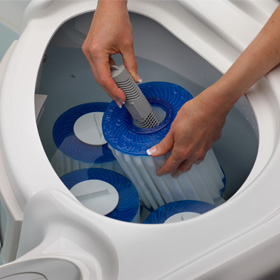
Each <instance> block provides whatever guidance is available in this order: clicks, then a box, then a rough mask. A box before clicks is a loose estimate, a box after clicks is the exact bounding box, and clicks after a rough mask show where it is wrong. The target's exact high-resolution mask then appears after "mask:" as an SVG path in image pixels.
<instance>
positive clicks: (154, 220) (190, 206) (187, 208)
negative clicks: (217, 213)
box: [144, 200, 215, 224]
mask: <svg viewBox="0 0 280 280" xmlns="http://www.w3.org/2000/svg"><path fill="white" fill-rule="evenodd" d="M214 208H215V205H212V204H209V203H206V202H202V201H196V200H181V201H174V202H171V203H168V204H165V205H163V206H161V207H159V208H158V209H156V210H155V211H154V212H152V213H151V214H150V215H149V216H148V218H147V219H146V220H145V222H144V224H163V223H164V222H165V221H166V220H167V219H168V218H170V217H171V216H173V215H175V214H178V213H182V212H193V213H198V214H203V213H206V212H208V211H210V210H212V209H214Z"/></svg>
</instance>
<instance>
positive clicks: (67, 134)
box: [53, 102, 115, 163]
mask: <svg viewBox="0 0 280 280" xmlns="http://www.w3.org/2000/svg"><path fill="white" fill-rule="evenodd" d="M108 105H109V103H106V102H92V103H86V104H81V105H78V106H75V107H73V108H70V109H69V110H67V111H66V112H64V113H63V114H62V115H60V117H59V118H58V119H57V120H56V122H55V124H54V127H53V140H54V142H55V144H56V146H57V148H58V149H60V150H61V151H62V152H63V153H64V154H65V155H66V156H68V157H70V158H72V159H74V160H78V161H81V162H86V163H104V162H111V161H114V160H115V157H114V156H113V154H112V152H111V150H110V149H109V147H108V144H107V142H106V141H105V139H104V141H103V142H102V137H103V132H102V126H101V125H100V131H99V132H97V133H95V134H96V135H93V137H92V139H91V140H92V141H96V144H94V142H89V141H88V143H86V142H87V141H83V138H85V136H84V134H83V133H82V132H83V131H82V130H81V129H80V130H79V128H80V127H81V125H83V122H84V121H85V120H84V117H86V116H87V115H89V114H93V113H102V114H103V113H104V112H105V110H106V108H107V106H108ZM89 116H90V117H91V115H89ZM99 118H100V117H99ZM100 119H102V117H101V118H100ZM95 122H96V123H94V116H93V119H92V123H91V124H89V125H88V127H89V128H92V127H94V125H95V126H98V124H97V122H98V120H97V118H95ZM75 126H76V127H77V129H76V133H75V131H74V129H75ZM97 134H98V135H100V137H99V139H98V140H95V139H96V137H94V136H97ZM80 135H81V136H80ZM85 139H86V138H85ZM87 139H90V137H88V138H87ZM100 139H101V140H100Z"/></svg>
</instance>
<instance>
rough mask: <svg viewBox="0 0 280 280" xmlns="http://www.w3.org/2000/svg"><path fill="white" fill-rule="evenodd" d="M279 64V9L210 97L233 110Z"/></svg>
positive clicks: (279, 7)
mask: <svg viewBox="0 0 280 280" xmlns="http://www.w3.org/2000/svg"><path fill="white" fill-rule="evenodd" d="M279 63H280V6H278V8H277V9H276V10H275V12H274V13H273V15H272V16H271V18H270V19H269V20H268V22H267V23H266V25H265V26H264V28H263V29H262V30H261V32H260V33H259V34H258V35H257V37H256V38H255V39H254V40H253V41H252V43H251V44H250V45H249V46H248V47H247V49H246V50H245V51H244V52H243V53H242V54H241V55H240V57H239V58H238V59H237V60H236V62H235V63H234V64H233V65H232V67H231V68H230V69H229V70H228V71H227V72H226V73H225V75H223V76H222V78H221V79H220V80H219V81H218V82H217V83H215V84H214V85H213V87H214V88H215V90H214V91H212V95H213V96H211V98H212V99H215V100H216V102H217V103H220V104H218V105H223V106H224V108H225V110H230V109H231V107H232V106H233V105H234V104H235V102H236V101H237V100H238V99H239V98H240V97H241V96H242V95H243V94H244V93H245V92H246V91H247V90H248V89H249V88H250V87H251V86H252V85H254V84H255V83H256V82H257V81H258V80H259V79H260V78H261V77H263V76H264V75H265V74H267V73H268V72H269V71H270V70H272V69H273V68H274V67H275V66H276V65H278V64H279ZM205 97H206V96H205ZM208 97H209V96H208Z"/></svg>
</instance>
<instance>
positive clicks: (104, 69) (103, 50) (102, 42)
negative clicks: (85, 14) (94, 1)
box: [82, 0, 141, 107]
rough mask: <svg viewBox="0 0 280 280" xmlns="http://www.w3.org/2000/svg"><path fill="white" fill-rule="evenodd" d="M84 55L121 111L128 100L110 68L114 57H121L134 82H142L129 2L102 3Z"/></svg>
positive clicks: (99, 3)
mask: <svg viewBox="0 0 280 280" xmlns="http://www.w3.org/2000/svg"><path fill="white" fill-rule="evenodd" d="M82 51H83V53H84V55H85V56H86V58H87V60H88V62H89V65H90V67H91V70H92V72H93V75H94V77H95V79H96V81H97V82H98V83H99V84H100V85H101V86H102V87H103V89H104V90H105V91H106V92H107V94H108V95H109V96H110V97H111V98H112V99H113V100H115V101H116V103H117V104H118V106H119V107H121V106H122V105H123V104H124V102H125V99H126V98H125V94H124V93H123V91H122V90H121V89H119V88H118V86H117V85H116V83H115V82H114V80H113V79H112V77H111V72H110V65H114V64H115V63H114V61H113V59H112V58H111V56H112V55H114V54H117V53H120V54H121V55H122V57H123V63H124V65H125V67H126V68H127V70H128V71H129V73H130V75H131V76H132V77H133V79H134V80H135V82H139V81H140V80H141V78H140V77H139V75H138V74H137V62H136V58H135V54H134V49H133V38H132V26H131V22H130V19H129V15H128V11H127V1H125V0H99V2H98V6H97V9H96V12H95V14H94V17H93V20H92V24H91V26H90V29H89V32H88V35H87V37H86V39H85V41H84V44H83V46H82Z"/></svg>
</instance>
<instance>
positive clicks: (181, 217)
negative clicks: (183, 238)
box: [164, 212, 201, 224]
mask: <svg viewBox="0 0 280 280" xmlns="http://www.w3.org/2000/svg"><path fill="white" fill-rule="evenodd" d="M200 215H201V214H199V213H195V212H181V213H178V214H175V215H173V216H171V217H169V218H168V219H167V220H166V221H165V222H164V223H165V224H168V223H176V222H182V221H185V220H188V219H192V218H194V217H197V216H200Z"/></svg>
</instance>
